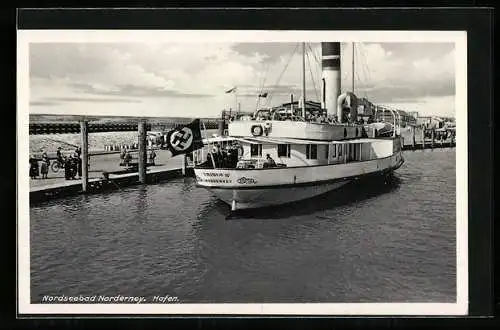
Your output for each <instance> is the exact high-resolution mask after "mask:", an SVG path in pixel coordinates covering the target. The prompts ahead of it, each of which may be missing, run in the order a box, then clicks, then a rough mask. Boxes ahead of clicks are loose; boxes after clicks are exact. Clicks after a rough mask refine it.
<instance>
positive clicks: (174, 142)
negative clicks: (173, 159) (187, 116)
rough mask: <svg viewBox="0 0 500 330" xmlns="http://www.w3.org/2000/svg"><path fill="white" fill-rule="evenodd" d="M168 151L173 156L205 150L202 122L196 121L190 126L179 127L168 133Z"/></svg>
mask: <svg viewBox="0 0 500 330" xmlns="http://www.w3.org/2000/svg"><path fill="white" fill-rule="evenodd" d="M166 142H167V149H168V150H170V152H171V153H172V156H176V155H180V154H187V153H190V152H192V151H195V150H198V149H201V148H203V139H202V137H201V130H200V120H199V119H195V120H193V121H192V122H191V123H190V124H187V125H182V126H179V127H177V128H175V129H173V130H171V131H169V132H168V133H167V136H166Z"/></svg>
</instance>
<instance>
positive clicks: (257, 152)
mask: <svg viewBox="0 0 500 330" xmlns="http://www.w3.org/2000/svg"><path fill="white" fill-rule="evenodd" d="M250 156H251V157H254V156H262V144H251V145H250Z"/></svg>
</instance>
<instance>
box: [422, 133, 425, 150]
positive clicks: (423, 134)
mask: <svg viewBox="0 0 500 330" xmlns="http://www.w3.org/2000/svg"><path fill="white" fill-rule="evenodd" d="M422 149H425V128H422Z"/></svg>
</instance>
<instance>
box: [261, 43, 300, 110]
mask: <svg viewBox="0 0 500 330" xmlns="http://www.w3.org/2000/svg"><path fill="white" fill-rule="evenodd" d="M299 45H300V43H297V45H295V48H294V50H293V52H292V54H291V55H290V58H289V59H288V63H287V64H286V65H285V68H284V69H283V71H282V72H281V74H280V75H279V77H278V80H277V82H276V85H275V86H279V82H280V81H281V78H283V75H284V74H285V71H286V69H287V68H288V65H290V62H291V61H292V58H293V56H294V55H295V52H296V51H297V48H299ZM273 95H274V94H271V95H270V96H269V97H268V98H266V102H265V105H266V106H267V104H268V103H270V102H271V100H272V98H273Z"/></svg>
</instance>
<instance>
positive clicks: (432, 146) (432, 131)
mask: <svg viewBox="0 0 500 330" xmlns="http://www.w3.org/2000/svg"><path fill="white" fill-rule="evenodd" d="M431 149H434V128H433V129H431Z"/></svg>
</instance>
